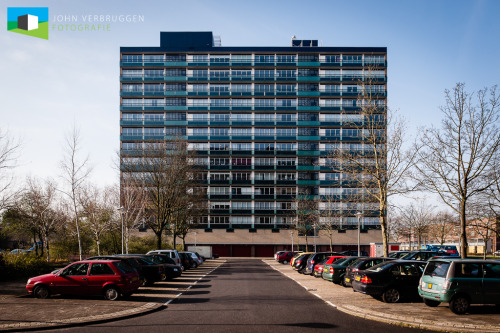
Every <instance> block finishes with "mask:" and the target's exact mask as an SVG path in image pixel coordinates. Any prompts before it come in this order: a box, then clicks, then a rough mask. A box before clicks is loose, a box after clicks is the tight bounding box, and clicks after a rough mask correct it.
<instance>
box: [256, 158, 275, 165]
mask: <svg viewBox="0 0 500 333" xmlns="http://www.w3.org/2000/svg"><path fill="white" fill-rule="evenodd" d="M255 165H269V166H270V165H274V158H256V159H255Z"/></svg>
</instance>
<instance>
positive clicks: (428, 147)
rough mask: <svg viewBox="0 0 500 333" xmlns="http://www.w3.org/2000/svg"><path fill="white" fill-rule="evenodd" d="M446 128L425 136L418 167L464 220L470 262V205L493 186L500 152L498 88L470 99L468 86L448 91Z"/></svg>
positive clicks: (463, 243)
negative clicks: (468, 227) (468, 223)
mask: <svg viewBox="0 0 500 333" xmlns="http://www.w3.org/2000/svg"><path fill="white" fill-rule="evenodd" d="M445 96H446V104H445V106H443V107H441V111H442V113H443V115H444V119H443V120H442V124H441V128H440V129H438V128H434V127H431V128H429V129H426V130H425V131H424V132H423V135H422V143H423V145H424V147H425V149H423V150H421V151H420V152H419V163H418V164H417V168H418V172H419V178H420V182H421V184H422V185H423V187H424V188H425V189H427V190H428V191H431V192H433V193H437V194H438V195H439V196H440V197H441V199H442V201H443V202H444V203H445V204H447V205H448V206H449V207H450V208H451V209H453V210H454V211H455V212H457V214H458V215H459V217H460V247H461V248H460V253H461V256H462V258H466V257H467V245H468V244H467V234H466V227H467V210H468V204H469V202H470V200H471V199H473V198H474V197H476V196H478V195H479V194H481V193H483V192H485V191H487V190H488V189H489V188H491V187H492V186H493V184H494V181H493V180H491V179H488V177H487V176H488V175H491V174H492V173H493V171H492V168H494V167H495V163H493V162H495V160H494V158H495V156H496V154H498V152H499V147H500V131H499V129H498V120H499V115H500V113H499V105H498V104H499V98H500V96H499V95H498V94H497V91H496V87H492V88H491V89H487V88H485V89H483V90H479V91H478V92H477V93H469V92H467V91H466V90H465V85H464V84H463V83H458V84H457V85H456V86H455V87H454V88H453V90H452V91H449V90H446V91H445Z"/></svg>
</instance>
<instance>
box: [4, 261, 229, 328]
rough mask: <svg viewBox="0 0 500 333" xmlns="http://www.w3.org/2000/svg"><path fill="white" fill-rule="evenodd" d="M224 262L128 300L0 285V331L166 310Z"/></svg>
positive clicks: (205, 266) (142, 290) (23, 285)
mask: <svg viewBox="0 0 500 333" xmlns="http://www.w3.org/2000/svg"><path fill="white" fill-rule="evenodd" d="M223 261H224V260H209V261H206V262H205V263H204V264H203V265H201V266H200V267H199V268H198V269H191V270H188V271H186V272H183V274H182V276H181V277H179V278H176V279H174V280H172V281H168V282H157V283H155V284H154V286H152V287H149V288H148V287H141V288H140V289H139V290H138V291H137V292H136V293H134V294H133V295H132V296H131V297H130V298H129V299H127V300H123V301H120V300H118V301H107V300H105V299H104V298H103V297H99V296H88V297H82V296H78V297H71V296H57V295H56V296H51V297H50V298H48V299H37V298H33V297H32V296H29V295H28V293H27V291H26V281H25V280H20V281H13V282H0V313H1V317H0V331H2V332H5V331H26V330H39V329H42V328H57V327H63V326H76V325H80V324H89V323H98V322H103V321H110V320H116V319H122V318H126V317H132V316H137V315H140V314H145V313H148V312H153V311H156V310H160V309H162V308H164V307H166V305H165V303H166V302H168V301H169V300H172V299H174V298H176V297H178V296H179V295H180V294H182V292H183V291H185V290H186V288H188V287H189V286H190V285H192V284H194V283H196V281H197V280H199V279H201V278H202V277H204V276H205V275H206V274H208V273H209V272H211V271H212V270H213V269H215V268H216V267H217V266H219V265H220V264H222V262H223Z"/></svg>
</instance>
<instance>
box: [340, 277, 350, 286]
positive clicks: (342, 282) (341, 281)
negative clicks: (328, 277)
mask: <svg viewBox="0 0 500 333" xmlns="http://www.w3.org/2000/svg"><path fill="white" fill-rule="evenodd" d="M340 285H341V286H342V287H344V288H347V287H348V286H347V284H346V283H345V280H344V279H343V278H342V279H341V280H340Z"/></svg>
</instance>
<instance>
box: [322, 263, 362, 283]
mask: <svg viewBox="0 0 500 333" xmlns="http://www.w3.org/2000/svg"><path fill="white" fill-rule="evenodd" d="M358 258H360V257H346V258H341V259H339V260H337V261H335V262H334V263H332V264H328V265H324V266H323V279H325V280H328V281H332V282H333V283H336V284H342V283H344V282H343V281H344V275H345V269H346V267H347V266H348V265H349V264H350V263H351V262H353V261H354V260H356V259H358Z"/></svg>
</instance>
